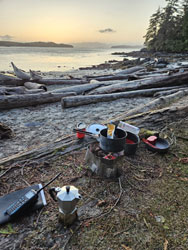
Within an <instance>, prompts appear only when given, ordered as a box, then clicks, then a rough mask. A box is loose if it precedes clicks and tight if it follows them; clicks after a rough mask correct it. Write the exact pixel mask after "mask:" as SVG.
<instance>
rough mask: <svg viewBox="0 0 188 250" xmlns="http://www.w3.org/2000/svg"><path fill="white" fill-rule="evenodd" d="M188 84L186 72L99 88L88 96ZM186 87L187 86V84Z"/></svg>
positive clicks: (187, 73)
mask: <svg viewBox="0 0 188 250" xmlns="http://www.w3.org/2000/svg"><path fill="white" fill-rule="evenodd" d="M187 82H188V72H184V73H177V74H174V75H170V76H160V77H151V78H147V79H142V80H136V81H130V82H125V83H120V84H115V85H113V86H112V85H111V86H106V87H101V88H98V89H96V90H93V91H91V92H90V94H94V95H95V94H109V93H115V92H124V91H127V90H136V89H147V88H159V87H167V86H173V85H176V86H178V85H183V84H187ZM187 85H188V84H187Z"/></svg>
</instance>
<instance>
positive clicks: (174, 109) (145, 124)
mask: <svg viewBox="0 0 188 250" xmlns="http://www.w3.org/2000/svg"><path fill="white" fill-rule="evenodd" d="M183 100H184V101H183ZM187 113H188V98H187V96H186V97H184V98H182V99H180V101H179V103H178V102H176V103H173V104H172V105H171V106H169V107H165V108H161V109H155V110H152V111H151V110H149V111H147V112H142V113H139V114H137V115H135V116H134V115H133V116H131V117H127V115H126V116H124V117H122V119H121V120H122V121H126V122H128V123H131V124H135V125H136V126H137V127H139V128H146V129H149V130H157V131H159V132H160V130H161V129H162V128H164V127H166V126H167V124H170V123H172V122H179V121H183V120H184V119H187Z"/></svg>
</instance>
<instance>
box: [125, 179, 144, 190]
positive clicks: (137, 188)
mask: <svg viewBox="0 0 188 250" xmlns="http://www.w3.org/2000/svg"><path fill="white" fill-rule="evenodd" d="M125 179H126V181H127V183H128V184H129V185H130V186H131V187H132V188H134V189H136V190H138V191H140V192H145V190H142V189H140V188H137V187H135V186H134V185H133V184H132V183H131V182H130V181H128V179H127V178H126V177H125Z"/></svg>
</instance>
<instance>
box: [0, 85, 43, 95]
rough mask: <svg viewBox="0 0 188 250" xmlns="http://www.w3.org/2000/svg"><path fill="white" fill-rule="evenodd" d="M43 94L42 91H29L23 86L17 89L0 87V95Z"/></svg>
mask: <svg viewBox="0 0 188 250" xmlns="http://www.w3.org/2000/svg"><path fill="white" fill-rule="evenodd" d="M41 92H44V89H33V90H29V89H26V88H25V87H23V86H18V87H0V95H23V94H36V93H41Z"/></svg>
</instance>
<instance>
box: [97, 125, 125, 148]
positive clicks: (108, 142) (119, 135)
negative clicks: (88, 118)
mask: <svg viewBox="0 0 188 250" xmlns="http://www.w3.org/2000/svg"><path fill="white" fill-rule="evenodd" d="M126 136H127V133H126V132H125V131H124V130H122V129H120V128H116V130H115V133H114V138H113V139H111V138H107V128H105V129H102V130H101V131H100V140H99V145H100V148H101V149H102V150H104V151H106V152H120V151H122V150H124V148H125V140H126Z"/></svg>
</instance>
